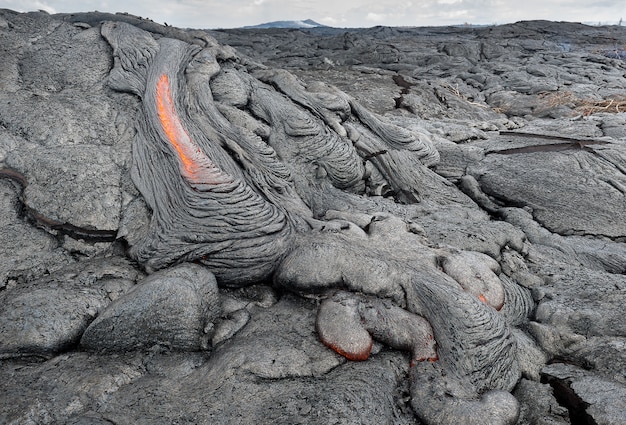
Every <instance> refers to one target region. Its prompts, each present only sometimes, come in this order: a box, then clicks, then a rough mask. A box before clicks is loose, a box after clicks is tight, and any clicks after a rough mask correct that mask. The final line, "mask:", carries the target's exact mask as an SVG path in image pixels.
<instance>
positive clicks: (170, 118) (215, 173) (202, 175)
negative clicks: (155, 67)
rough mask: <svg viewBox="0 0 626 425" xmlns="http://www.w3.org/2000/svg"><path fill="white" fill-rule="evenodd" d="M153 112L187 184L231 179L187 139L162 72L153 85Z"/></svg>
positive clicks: (229, 180) (214, 182)
mask: <svg viewBox="0 0 626 425" xmlns="http://www.w3.org/2000/svg"><path fill="white" fill-rule="evenodd" d="M156 103H157V114H158V116H159V121H160V122H161V127H162V128H163V132H164V133H165V135H166V136H167V140H168V141H169V142H170V144H171V145H172V147H173V148H174V150H176V153H177V154H178V158H179V159H180V163H181V167H182V170H181V172H182V174H183V176H184V177H185V178H186V179H187V180H189V181H190V182H191V183H199V184H200V183H208V184H217V183H228V182H232V181H233V180H232V178H231V177H230V176H229V175H228V174H226V173H224V172H222V171H221V170H220V169H219V168H218V167H216V166H215V164H213V162H212V161H211V160H210V159H209V158H208V157H207V156H206V154H205V153H204V152H203V151H202V150H201V149H200V148H199V147H198V146H197V145H196V144H195V143H194V142H193V141H192V140H191V137H190V136H189V133H187V131H186V130H185V128H184V127H183V123H182V122H181V121H180V118H179V117H178V114H177V113H176V107H175V104H174V101H173V100H172V92H171V88H170V81H169V78H168V76H167V75H166V74H163V75H161V77H160V78H159V81H158V82H157V87H156Z"/></svg>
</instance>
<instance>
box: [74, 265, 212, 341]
mask: <svg viewBox="0 0 626 425" xmlns="http://www.w3.org/2000/svg"><path fill="white" fill-rule="evenodd" d="M220 313H221V312H220V306H219V299H218V294H217V282H216V281H215V277H214V276H213V275H212V274H211V273H210V272H209V271H208V270H206V269H204V268H202V267H200V266H198V265H193V264H181V265H178V266H176V267H173V268H171V269H168V270H165V271H161V272H158V273H154V274H152V275H150V276H149V277H147V278H146V279H144V280H143V281H141V282H139V283H138V284H137V285H136V286H135V287H133V288H132V289H131V290H130V291H128V292H127V293H125V294H124V295H123V296H122V297H120V298H118V299H116V300H115V301H114V302H113V303H111V304H110V305H109V306H107V308H106V309H104V310H103V311H102V312H101V313H100V314H99V315H98V317H97V318H96V319H95V320H94V321H93V322H92V323H91V324H90V325H89V327H88V328H87V329H85V331H84V333H83V335H82V338H81V341H80V343H81V345H82V346H83V347H85V348H86V349H89V350H97V351H129V350H133V349H138V348H149V347H151V346H153V345H156V344H160V345H163V346H166V347H170V348H172V349H175V350H200V349H206V348H208V341H209V340H210V339H211V338H212V332H210V331H211V330H212V328H213V321H214V320H215V319H216V318H217V317H219V315H220Z"/></svg>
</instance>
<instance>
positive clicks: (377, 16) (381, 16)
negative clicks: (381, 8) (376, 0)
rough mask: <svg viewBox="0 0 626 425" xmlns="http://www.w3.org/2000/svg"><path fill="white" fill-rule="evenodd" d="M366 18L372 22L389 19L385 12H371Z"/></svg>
mask: <svg viewBox="0 0 626 425" xmlns="http://www.w3.org/2000/svg"><path fill="white" fill-rule="evenodd" d="M365 19H367V20H368V21H372V22H383V21H385V20H386V19H387V15H386V14H384V13H374V12H369V13H368V14H367V16H366V17H365Z"/></svg>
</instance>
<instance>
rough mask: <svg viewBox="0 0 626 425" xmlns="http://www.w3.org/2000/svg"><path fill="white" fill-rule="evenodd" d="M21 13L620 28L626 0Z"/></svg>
mask: <svg viewBox="0 0 626 425" xmlns="http://www.w3.org/2000/svg"><path fill="white" fill-rule="evenodd" d="M516 4H517V5H516ZM0 8H6V9H13V10H16V11H20V12H26V11H35V10H45V11H46V12H48V13H62V12H89V11H94V10H97V11H100V12H128V13H130V14H133V15H137V16H141V17H144V18H150V19H152V20H153V21H155V22H158V23H161V24H162V23H166V22H167V23H168V24H169V25H174V26H177V27H182V28H203V29H213V28H235V27H241V26H245V25H256V24H260V23H265V22H271V21H278V20H304V19H313V20H314V21H316V22H319V23H321V24H324V25H329V26H334V27H342V28H344V27H346V28H348V27H351V28H354V27H372V26H376V25H385V26H432V25H435V26H437V25H457V24H473V25H484V24H505V23H510V22H516V21H520V20H529V19H547V20H552V21H571V22H583V23H589V24H600V23H601V24H618V23H621V19H622V18H624V24H623V25H626V0H521V1H520V0H377V1H376V0H374V1H369V0H339V1H338V0H223V1H217V0H0Z"/></svg>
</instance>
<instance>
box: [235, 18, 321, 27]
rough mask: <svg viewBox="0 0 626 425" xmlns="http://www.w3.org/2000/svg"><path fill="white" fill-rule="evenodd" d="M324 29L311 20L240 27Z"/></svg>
mask: <svg viewBox="0 0 626 425" xmlns="http://www.w3.org/2000/svg"><path fill="white" fill-rule="evenodd" d="M321 27H326V25H322V24H320V23H317V22H315V21H314V20H312V19H305V20H304V21H272V22H266V23H263V24H259V25H251V26H245V27H242V28H243V29H259V28H260V29H262V28H321Z"/></svg>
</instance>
